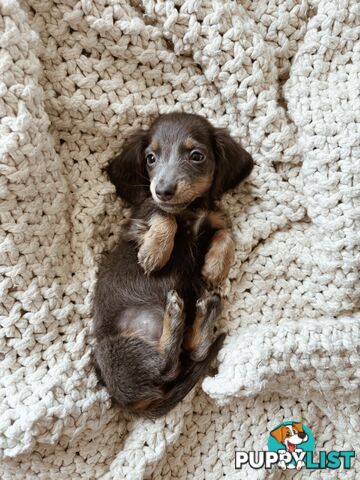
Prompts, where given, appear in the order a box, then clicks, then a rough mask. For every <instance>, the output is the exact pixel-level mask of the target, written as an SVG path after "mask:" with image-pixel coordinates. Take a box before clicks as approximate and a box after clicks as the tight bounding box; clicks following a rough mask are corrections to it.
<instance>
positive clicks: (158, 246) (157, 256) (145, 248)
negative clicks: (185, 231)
mask: <svg viewBox="0 0 360 480" xmlns="http://www.w3.org/2000/svg"><path fill="white" fill-rule="evenodd" d="M163 243H164V242H163ZM163 243H161V242H159V241H158V239H157V238H156V237H150V236H147V237H145V240H144V242H143V244H142V245H141V247H140V248H139V252H138V262H139V264H140V265H141V267H142V268H143V270H144V272H145V273H146V274H149V273H151V272H155V271H157V270H160V269H161V268H163V267H164V266H165V265H166V264H167V262H168V261H169V259H170V256H171V252H172V249H173V246H174V243H173V242H170V241H169V242H167V244H166V245H164V244H163Z"/></svg>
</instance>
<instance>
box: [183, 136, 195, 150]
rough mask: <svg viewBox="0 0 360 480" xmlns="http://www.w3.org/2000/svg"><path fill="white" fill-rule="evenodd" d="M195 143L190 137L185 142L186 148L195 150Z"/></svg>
mask: <svg viewBox="0 0 360 480" xmlns="http://www.w3.org/2000/svg"><path fill="white" fill-rule="evenodd" d="M194 146H195V142H194V140H193V139H192V138H191V137H188V138H187V139H186V140H185V142H184V147H185V148H187V149H188V150H191V149H192V148H194Z"/></svg>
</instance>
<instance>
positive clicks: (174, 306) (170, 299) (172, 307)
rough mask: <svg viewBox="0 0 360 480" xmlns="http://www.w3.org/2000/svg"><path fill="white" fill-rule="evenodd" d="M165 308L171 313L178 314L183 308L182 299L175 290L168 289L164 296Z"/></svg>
mask: <svg viewBox="0 0 360 480" xmlns="http://www.w3.org/2000/svg"><path fill="white" fill-rule="evenodd" d="M166 308H167V310H168V312H169V313H170V314H171V315H179V314H181V313H182V311H183V310H184V300H183V299H182V298H181V297H180V296H179V294H178V293H177V291H176V290H170V291H169V292H168V294H167V298H166Z"/></svg>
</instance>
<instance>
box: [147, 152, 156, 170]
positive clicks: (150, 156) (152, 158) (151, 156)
mask: <svg viewBox="0 0 360 480" xmlns="http://www.w3.org/2000/svg"><path fill="white" fill-rule="evenodd" d="M145 158H146V163H147V164H148V165H149V167H151V166H152V165H154V163H155V162H156V157H155V155H154V154H153V153H148V154H147V155H146V157H145Z"/></svg>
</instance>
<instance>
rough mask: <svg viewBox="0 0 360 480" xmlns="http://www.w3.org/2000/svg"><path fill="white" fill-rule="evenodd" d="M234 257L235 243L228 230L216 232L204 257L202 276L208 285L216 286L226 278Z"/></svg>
mask: <svg viewBox="0 0 360 480" xmlns="http://www.w3.org/2000/svg"><path fill="white" fill-rule="evenodd" d="M234 256H235V243H234V240H233V238H232V235H231V232H230V230H228V229H220V230H217V231H216V232H215V234H214V236H213V238H212V240H211V243H210V248H209V251H208V252H207V254H206V256H205V263H204V266H203V269H202V276H203V277H204V279H205V280H206V282H207V283H208V284H209V285H212V286H216V285H218V284H220V283H222V282H223V281H224V280H225V278H226V277H227V276H228V274H229V271H230V268H231V265H232V263H233V261H234Z"/></svg>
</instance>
